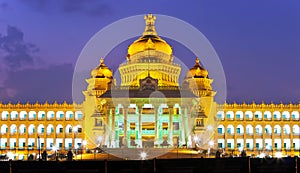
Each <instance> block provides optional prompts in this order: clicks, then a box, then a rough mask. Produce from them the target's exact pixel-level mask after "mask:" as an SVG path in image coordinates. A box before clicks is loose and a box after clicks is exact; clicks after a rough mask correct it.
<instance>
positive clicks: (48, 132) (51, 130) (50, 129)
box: [47, 124, 54, 135]
mask: <svg viewBox="0 0 300 173" xmlns="http://www.w3.org/2000/svg"><path fill="white" fill-rule="evenodd" d="M53 132H54V127H53V125H52V124H49V125H48V126H47V135H50V134H52V133H53Z"/></svg>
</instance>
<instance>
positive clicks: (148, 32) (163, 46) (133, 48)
mask: <svg viewBox="0 0 300 173" xmlns="http://www.w3.org/2000/svg"><path fill="white" fill-rule="evenodd" d="M144 19H145V22H146V27H145V31H144V33H143V35H142V36H141V37H140V38H138V39H137V40H136V41H134V42H133V43H132V44H131V45H130V46H129V47H128V55H127V57H128V58H129V59H130V57H131V56H133V55H135V54H137V53H139V52H144V51H147V50H155V51H158V52H160V53H164V54H167V55H169V57H170V56H171V55H172V47H171V46H170V45H169V44H168V43H167V42H166V41H165V40H163V39H162V38H160V37H159V36H158V35H157V33H156V30H155V26H154V22H155V19H156V17H155V16H153V15H152V14H148V15H147V16H145V18H144Z"/></svg>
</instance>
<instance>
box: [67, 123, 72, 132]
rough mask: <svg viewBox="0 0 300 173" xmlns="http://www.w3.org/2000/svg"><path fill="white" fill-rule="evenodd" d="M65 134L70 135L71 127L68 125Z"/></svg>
mask: <svg viewBox="0 0 300 173" xmlns="http://www.w3.org/2000/svg"><path fill="white" fill-rule="evenodd" d="M66 134H72V126H71V125H70V124H68V125H67V126H66Z"/></svg>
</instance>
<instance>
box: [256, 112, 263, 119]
mask: <svg viewBox="0 0 300 173" xmlns="http://www.w3.org/2000/svg"><path fill="white" fill-rule="evenodd" d="M254 118H255V120H262V113H261V111H256V112H254Z"/></svg>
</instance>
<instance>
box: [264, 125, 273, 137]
mask: <svg viewBox="0 0 300 173" xmlns="http://www.w3.org/2000/svg"><path fill="white" fill-rule="evenodd" d="M265 133H266V134H269V135H271V134H272V127H271V126H270V125H269V124H268V125H266V126H265Z"/></svg>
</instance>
